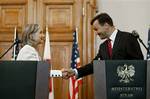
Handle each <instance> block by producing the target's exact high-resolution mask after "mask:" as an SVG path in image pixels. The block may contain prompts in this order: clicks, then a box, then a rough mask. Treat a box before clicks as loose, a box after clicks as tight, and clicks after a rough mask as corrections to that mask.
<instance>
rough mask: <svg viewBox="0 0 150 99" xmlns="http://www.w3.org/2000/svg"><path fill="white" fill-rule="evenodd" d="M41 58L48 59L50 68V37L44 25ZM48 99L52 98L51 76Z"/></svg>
mask: <svg viewBox="0 0 150 99" xmlns="http://www.w3.org/2000/svg"><path fill="white" fill-rule="evenodd" d="M43 60H46V61H49V64H50V65H51V67H50V68H52V64H51V50H50V39H49V32H48V28H47V27H46V37H45V47H44V55H43ZM50 70H51V69H50ZM49 99H54V86H53V78H50V80H49Z"/></svg>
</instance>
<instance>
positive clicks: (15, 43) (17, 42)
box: [0, 40, 20, 59]
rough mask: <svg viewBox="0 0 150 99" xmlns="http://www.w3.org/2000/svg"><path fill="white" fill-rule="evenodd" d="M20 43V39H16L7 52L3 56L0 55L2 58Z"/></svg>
mask: <svg viewBox="0 0 150 99" xmlns="http://www.w3.org/2000/svg"><path fill="white" fill-rule="evenodd" d="M19 43H20V40H15V42H14V43H13V44H12V45H11V46H10V47H9V48H8V49H7V50H6V52H4V53H3V54H2V55H1V56H0V59H1V58H2V57H3V56H5V55H6V54H7V52H8V51H9V50H10V49H11V48H12V47H13V46H15V45H17V44H19Z"/></svg>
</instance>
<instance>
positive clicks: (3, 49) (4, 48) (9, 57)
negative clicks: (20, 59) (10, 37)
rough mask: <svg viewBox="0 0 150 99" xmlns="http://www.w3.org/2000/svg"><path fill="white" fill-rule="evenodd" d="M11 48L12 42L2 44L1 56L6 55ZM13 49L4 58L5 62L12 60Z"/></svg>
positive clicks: (0, 47)
mask: <svg viewBox="0 0 150 99" xmlns="http://www.w3.org/2000/svg"><path fill="white" fill-rule="evenodd" d="M10 46H11V43H10V42H0V55H2V54H4V52H5V51H6V50H7V49H8V48H9V47H10ZM11 55H12V49H11V50H10V51H9V52H8V53H7V54H6V55H5V56H4V57H3V60H11V58H12V56H11Z"/></svg>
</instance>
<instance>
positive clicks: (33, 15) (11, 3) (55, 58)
mask: <svg viewBox="0 0 150 99" xmlns="http://www.w3.org/2000/svg"><path fill="white" fill-rule="evenodd" d="M95 5H96V3H95V0H0V55H1V54H2V53H4V52H5V51H6V49H8V48H9V46H10V45H11V44H12V43H13V38H14V28H15V27H17V30H18V32H19V37H21V34H22V30H23V29H24V26H25V25H26V24H30V23H37V24H40V26H41V28H42V30H43V33H44V34H45V28H46V27H48V31H49V35H50V46H51V54H52V66H53V69H62V68H70V60H71V50H72V40H73V37H72V35H73V31H74V30H75V28H78V31H77V32H78V33H79V34H78V35H79V49H80V58H81V64H82V65H84V64H86V63H88V62H90V61H91V60H92V58H93V57H94V51H95V50H94V40H95V37H94V34H93V31H92V27H91V26H90V20H91V19H92V17H93V16H94V14H95ZM43 46H44V45H43V44H41V45H40V46H39V49H38V51H39V53H40V55H41V56H42V55H43ZM11 56H12V50H10V51H9V52H8V53H7V54H6V55H5V56H4V57H3V58H2V59H1V60H11ZM91 85H92V77H91V76H90V77H85V78H83V84H82V86H80V93H79V99H93V89H91ZM54 90H55V99H67V98H68V93H67V92H68V80H63V79H60V78H55V79H54Z"/></svg>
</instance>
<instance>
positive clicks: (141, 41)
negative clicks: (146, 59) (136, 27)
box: [138, 37, 149, 53]
mask: <svg viewBox="0 0 150 99" xmlns="http://www.w3.org/2000/svg"><path fill="white" fill-rule="evenodd" d="M138 40H139V41H140V43H142V45H143V46H144V48H145V49H146V50H147V53H149V49H148V48H147V47H146V45H145V44H144V43H143V40H142V39H141V38H140V37H138Z"/></svg>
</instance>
